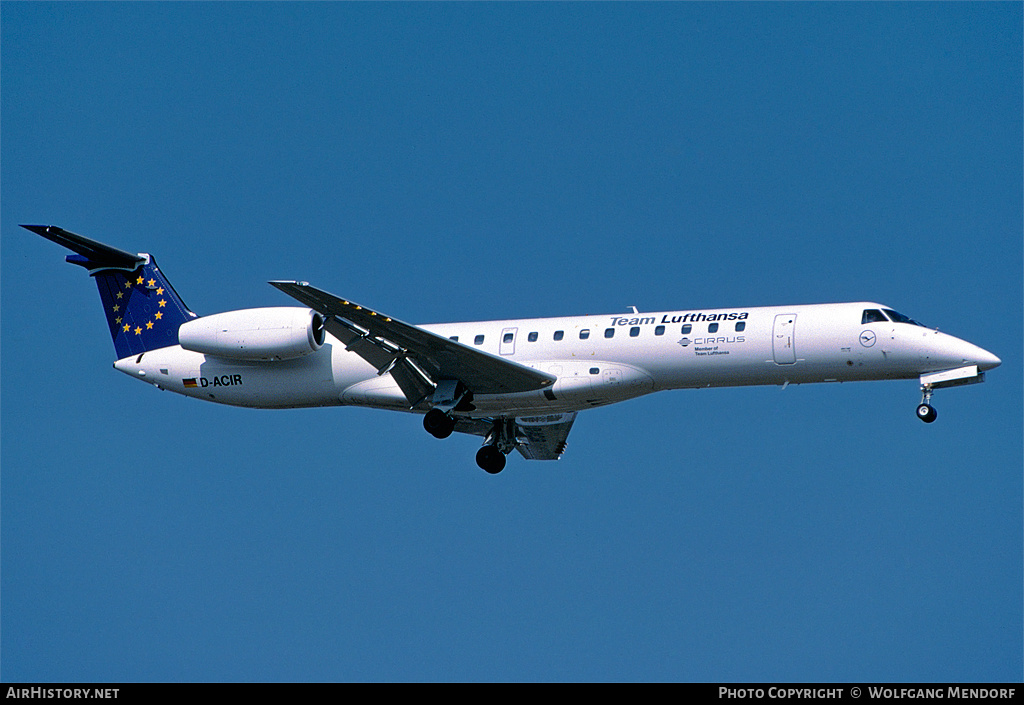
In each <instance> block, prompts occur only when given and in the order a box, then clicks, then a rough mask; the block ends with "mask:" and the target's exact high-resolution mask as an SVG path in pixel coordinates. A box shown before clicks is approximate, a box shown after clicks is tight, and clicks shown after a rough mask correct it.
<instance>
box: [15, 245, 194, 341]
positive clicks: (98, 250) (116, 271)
mask: <svg viewBox="0 0 1024 705" xmlns="http://www.w3.org/2000/svg"><path fill="white" fill-rule="evenodd" d="M22 227H23V228H27V229H28V230H31V231H32V232H34V233H36V234H37V235H41V236H43V237H45V238H46V239H47V240H51V241H53V242H56V243H57V244H58V245H63V246H64V247H66V248H68V249H69V250H72V251H73V252H75V254H73V255H68V256H67V257H66V260H67V261H68V262H70V263H71V264H77V265H79V266H81V267H85V268H86V269H87V270H88V271H89V276H91V277H93V278H94V279H95V280H96V287H97V288H98V289H99V291H100V301H102V302H103V313H104V314H106V317H107V326H108V327H109V328H110V336H111V338H113V340H114V350H116V351H117V357H118V359H119V360H120V359H122V358H126V357H129V356H131V355H138V354H140V353H144V352H147V351H149V350H156V349H157V348H166V347H168V346H170V345H177V344H178V328H179V327H180V326H181V324H182V323H184V322H185V321H189V320H192V319H193V318H196V314H194V313H192V312H191V311H190V310H189V309H188V307H187V306H186V305H185V303H184V302H183V301H182V300H181V297H180V296H178V294H177V292H175V291H174V287H172V286H171V284H170V282H168V281H167V279H166V277H164V275H163V273H162V272H161V271H160V268H159V267H157V265H156V260H155V259H153V257H151V256H150V255H147V254H144V253H140V254H132V253H130V252H125V251H124V250H119V249H117V248H116V247H110V246H109V245H104V244H103V243H100V242H96V241H95V240H90V239H89V238H87V237H82V236H81V235H76V234H75V233H72V232H68V231H67V230H64V229H63V228H58V227H55V226H52V225H23V226H22Z"/></svg>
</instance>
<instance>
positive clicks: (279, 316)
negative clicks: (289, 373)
mask: <svg viewBox="0 0 1024 705" xmlns="http://www.w3.org/2000/svg"><path fill="white" fill-rule="evenodd" d="M178 343H179V344H180V345H181V347H183V348H185V349H186V350H191V351H193V352H197V353H203V354H205V355H213V356H216V357H224V358H229V359H232V360H291V359H293V358H296V357H302V356H303V355H309V354H310V353H313V352H316V351H317V350H319V349H320V347H321V346H322V345H323V344H324V317H323V316H321V315H320V314H319V313H317V312H316V311H313V310H311V309H308V308H292V307H275V308H250V309H243V310H241V311H227V312H226V313H217V314H214V315H212V316H203V317H202V318H196V319H194V320H191V321H187V322H185V323H182V324H181V327H180V328H179V329H178Z"/></svg>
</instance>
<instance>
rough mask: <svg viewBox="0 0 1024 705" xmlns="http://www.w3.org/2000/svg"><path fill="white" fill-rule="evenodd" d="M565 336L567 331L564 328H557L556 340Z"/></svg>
mask: <svg viewBox="0 0 1024 705" xmlns="http://www.w3.org/2000/svg"><path fill="white" fill-rule="evenodd" d="M564 337H565V331H564V330H556V331H555V340H561V339H562V338H564Z"/></svg>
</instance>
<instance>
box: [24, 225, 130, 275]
mask: <svg viewBox="0 0 1024 705" xmlns="http://www.w3.org/2000/svg"><path fill="white" fill-rule="evenodd" d="M21 227H23V228H25V229H26V230H31V231H32V232H34V233H35V234H36V235H41V236H42V237H45V238H46V239H47V240H50V241H51V242H56V243H57V244H58V245H62V246H64V247H66V248H68V249H69V250H71V251H72V252H77V253H78V254H79V255H81V256H82V257H83V258H84V260H82V259H79V258H77V257H68V262H71V263H72V264H77V265H81V266H82V267H85V268H86V269H103V268H108V267H110V268H116V269H128V270H133V269H135V267H137V266H138V265H139V264H141V263H143V262H145V261H146V258H145V257H140V256H139V255H133V254H132V253H130V252H125V251H124V250H119V249H117V248H116V247H111V246H110V245H104V244H103V243H102V242H96V241H95V240H90V239H89V238H87V237H82V236H81V235H76V234H75V233H73V232H70V231H68V230H65V229H64V228H58V227H57V226H55V225H22V226H21Z"/></svg>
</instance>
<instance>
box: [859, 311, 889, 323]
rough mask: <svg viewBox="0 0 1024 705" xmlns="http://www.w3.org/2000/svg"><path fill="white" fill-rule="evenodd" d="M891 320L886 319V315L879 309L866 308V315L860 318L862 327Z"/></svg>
mask: <svg viewBox="0 0 1024 705" xmlns="http://www.w3.org/2000/svg"><path fill="white" fill-rule="evenodd" d="M887 320H889V319H888V318H886V317H885V314H884V313H882V312H881V311H879V310H878V309H877V308H866V309H864V314H863V315H862V316H861V317H860V322H861V325H864V324H865V323H878V322H880V321H882V322H884V321H887Z"/></svg>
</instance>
